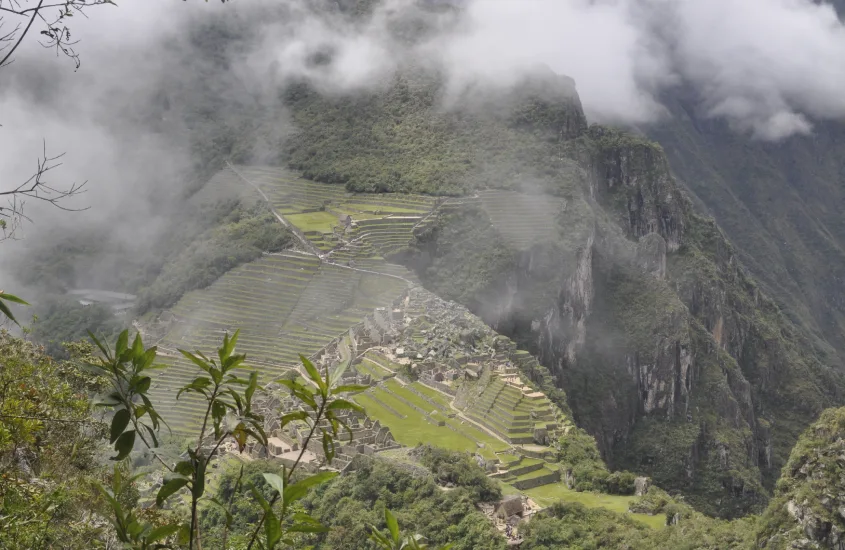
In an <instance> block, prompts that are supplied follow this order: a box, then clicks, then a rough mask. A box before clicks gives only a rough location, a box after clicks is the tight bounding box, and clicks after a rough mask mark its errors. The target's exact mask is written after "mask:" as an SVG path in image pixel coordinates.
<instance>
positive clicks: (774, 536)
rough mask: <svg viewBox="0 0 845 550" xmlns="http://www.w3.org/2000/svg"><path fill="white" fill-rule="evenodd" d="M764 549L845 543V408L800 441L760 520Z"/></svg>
mask: <svg viewBox="0 0 845 550" xmlns="http://www.w3.org/2000/svg"><path fill="white" fill-rule="evenodd" d="M757 541H758V547H759V548H772V549H781V548H784V549H785V548H804V549H811V548H813V549H815V548H818V549H821V548H835V549H837V550H841V549H843V548H845V409H830V410H827V411H825V412H824V413H823V414H822V415H821V417H820V418H819V420H818V421H817V422H815V423H814V424H813V425H812V426H811V427H810V428H809V429H808V430H807V431H806V432H805V433H804V434H803V435H802V436H801V438H800V439H799V440H798V443H797V444H796V445H795V448H794V449H793V451H792V453H791V454H790V457H789V462H787V464H786V466H785V467H784V470H783V474H782V476H781V478H780V480H779V481H778V484H777V494H776V497H775V498H774V499H773V500H772V502H771V503H770V504H769V507H768V509H767V510H766V513H765V514H764V515H763V517H762V518H761V521H760V529H759V533H758V535H757Z"/></svg>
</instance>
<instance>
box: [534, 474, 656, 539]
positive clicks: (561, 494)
mask: <svg viewBox="0 0 845 550" xmlns="http://www.w3.org/2000/svg"><path fill="white" fill-rule="evenodd" d="M524 493H525V494H526V495H528V496H529V497H531V498H532V499H533V500H534V502H536V503H537V504H539V505H541V506H549V505H551V504H553V503H555V502H557V501H559V500H562V501H564V502H580V503H581V504H583V505H584V506H587V507H588V508H605V509H607V510H610V511H612V512H618V513H620V514H627V515H628V516H630V517H631V518H633V519H636V520H637V521H640V522H642V523H645V524H646V525H648V526H649V527H652V528H655V529H659V528H661V527H664V526H665V525H666V517H665V516H664V515H663V514H659V515H656V516H649V515H648V514H631V513H629V512H628V507H629V506H630V505H631V503H632V502H634V501H635V500H637V497H634V496H621V495H606V494H603V493H591V492H581V493H579V492H578V491H573V490H572V489H569V488H568V487H567V486H566V485H564V484H563V483H551V484H549V485H541V486H540V487H535V488H533V489H528V490H526V491H524Z"/></svg>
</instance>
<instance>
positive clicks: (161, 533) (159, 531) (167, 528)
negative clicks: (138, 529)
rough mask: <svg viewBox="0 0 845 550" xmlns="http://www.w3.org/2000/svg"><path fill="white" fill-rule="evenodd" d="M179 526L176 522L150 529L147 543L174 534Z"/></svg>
mask: <svg viewBox="0 0 845 550" xmlns="http://www.w3.org/2000/svg"><path fill="white" fill-rule="evenodd" d="M179 528H180V526H179V525H178V524H171V525H163V526H161V527H158V528H156V529H153V530H152V531H150V534H149V535H147V537H146V539H147V544H149V543H151V542H155V541H157V540H161V539H166V538H167V537H169V536H170V535H172V534H174V533H175V532H176V531H178V530H179Z"/></svg>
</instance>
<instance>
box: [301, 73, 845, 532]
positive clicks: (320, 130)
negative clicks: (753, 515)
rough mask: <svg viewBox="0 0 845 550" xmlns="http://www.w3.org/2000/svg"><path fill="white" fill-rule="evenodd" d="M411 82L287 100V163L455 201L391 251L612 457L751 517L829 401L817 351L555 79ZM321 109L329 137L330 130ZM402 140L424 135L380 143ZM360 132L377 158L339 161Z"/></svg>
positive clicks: (703, 502) (662, 171) (708, 503)
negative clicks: (466, 100)
mask: <svg viewBox="0 0 845 550" xmlns="http://www.w3.org/2000/svg"><path fill="white" fill-rule="evenodd" d="M424 76H426V78H424ZM424 76H421V75H420V72H415V73H414V75H413V76H410V75H407V74H402V73H400V74H398V75H397V76H396V77H395V80H394V82H393V83H392V85H391V86H390V88H389V89H388V90H387V91H385V92H382V93H379V94H375V95H373V96H372V97H371V98H370V99H361V98H358V99H356V100H355V101H354V102H353V101H352V100H350V99H344V98H333V99H326V98H323V97H321V96H319V95H317V94H316V93H314V92H310V91H308V90H307V89H304V88H303V87H302V86H299V87H297V89H296V93H293V92H289V93H288V94H287V96H286V97H287V99H288V103H287V104H288V105H289V107H290V108H291V110H292V113H293V116H294V117H295V118H297V119H298V120H299V121H301V124H300V127H299V128H300V129H299V132H298V134H297V135H296V138H295V139H293V140H290V141H288V142H287V143H288V149H287V150H288V155H289V159H290V162H291V164H292V165H294V166H295V167H297V168H299V169H301V170H303V172H304V173H306V174H309V175H311V177H315V178H318V179H321V180H324V181H327V182H332V183H334V182H337V183H345V184H346V186H347V188H348V189H350V190H378V189H388V190H401V191H425V192H436V193H446V194H452V195H454V194H457V195H459V196H461V198H453V199H449V200H447V202H446V203H445V205H444V207H443V208H442V209H441V210H440V215H439V216H438V217H437V221H436V223H432V224H430V225H426V226H424V227H420V228H418V229H417V230H416V231H415V238H416V242H415V244H414V247H413V251H411V252H408V253H405V254H404V255H400V256H397V257H396V259H397V260H398V261H402V262H404V263H406V265H408V266H409V267H411V268H412V269H413V270H415V271H416V272H417V273H418V275H419V277H420V280H421V281H422V282H423V283H424V284H425V286H426V287H427V288H429V289H430V290H432V291H433V292H435V293H437V294H438V295H440V296H442V297H444V298H448V299H453V300H457V301H458V302H460V303H463V304H465V305H467V306H468V307H469V308H470V309H471V310H473V311H474V312H475V313H477V314H478V315H480V316H481V317H482V318H483V319H484V320H485V321H487V322H488V324H489V325H490V326H492V327H493V328H495V329H496V330H498V331H500V332H502V333H504V334H507V335H509V336H511V337H513V338H514V339H515V340H516V341H517V342H519V343H520V345H522V346H525V347H526V348H527V349H528V350H530V351H532V352H535V353H536V354H537V355H538V357H539V358H540V360H541V362H542V363H543V364H544V365H545V366H546V367H547V368H549V370H550V371H551V372H552V373H553V375H554V376H555V377H556V380H557V384H558V385H559V387H561V388H562V389H564V390H566V392H567V394H568V395H569V396H570V397H569V399H570V405H571V407H572V411H573V414H574V418H575V420H576V422H577V423H579V425H581V426H583V427H584V428H586V429H587V430H588V431H589V432H590V433H591V434H593V435H594V436H596V438H597V440H598V441H599V446H600V448H601V450H602V452H603V455H604V457H605V458H606V459H607V460H608V461H609V462H610V463H611V464H612V465H614V467H625V468H630V469H632V470H635V471H643V472H645V473H648V474H649V475H652V476H653V477H654V478H655V479H656V480H657V482H658V483H660V484H661V485H662V486H664V487H667V488H673V489H678V490H683V491H684V492H685V493H686V494H688V495H689V496H690V498H691V499H692V500H693V502H695V503H696V504H697V505H699V506H701V507H702V509H705V510H708V511H710V512H713V513H715V512H717V511H718V512H719V513H722V514H729V515H733V514H738V513H743V512H744V511H747V510H749V509H755V508H758V509H759V507H761V506H762V505H763V504H764V503H765V501H766V498H767V494H768V493H769V491H770V490H771V488H772V487H773V483H774V480H775V479H776V477H777V475H778V472H779V470H780V468H781V466H782V465H783V464H784V462H785V460H786V457H787V456H788V452H789V449H790V448H791V446H792V444H793V443H794V442H795V440H796V438H797V437H798V434H799V433H800V431H801V430H802V429H803V428H804V427H805V426H806V425H808V423H809V422H810V421H811V420H812V419H813V418H815V416H816V415H818V414H819V412H820V411H821V410H822V409H823V408H825V407H827V406H830V405H833V404H836V403H838V402H840V401H839V400H840V399H841V397H840V395H841V393H840V392H841V388H842V387H843V386H842V377H841V374H839V373H838V371H837V370H835V369H833V368H831V361H830V357H829V356H828V354H827V353H826V352H825V350H824V349H823V348H820V347H819V344H818V343H817V341H816V340H815V339H814V338H813V337H812V336H811V334H810V333H809V332H808V331H807V330H805V329H804V328H803V325H800V324H799V325H796V324H794V323H793V322H792V321H790V320H789V318H788V317H787V316H786V315H784V314H783V313H782V310H781V309H780V308H779V307H778V306H777V305H776V304H775V303H774V302H773V301H772V300H771V299H769V298H768V297H767V295H766V293H765V292H764V291H762V290H761V289H759V288H758V287H757V286H756V284H755V283H754V281H753V279H752V278H751V277H749V276H748V275H747V274H746V273H745V271H744V270H743V268H742V267H741V266H740V264H739V259H740V258H739V257H738V256H737V255H736V254H735V253H734V251H733V247H732V245H731V244H729V242H728V240H727V239H726V238H725V237H724V236H723V234H722V233H721V231H720V230H719V228H718V227H717V226H716V225H715V224H714V223H713V222H712V221H710V220H708V219H706V218H703V217H701V216H700V215H699V214H697V213H696V212H695V209H694V207H693V204H692V203H691V202H690V201H689V200H688V199H687V198H686V195H685V193H684V191H683V189H682V188H681V187H679V185H678V184H677V183H676V182H675V180H674V179H673V177H672V175H671V174H670V172H669V166H668V163H667V160H666V156H665V154H664V153H663V151H662V149H661V148H660V147H659V146H658V145H656V144H654V143H652V142H649V141H647V140H644V139H641V138H637V137H634V136H630V135H626V134H624V133H620V132H618V131H615V130H610V129H605V128H601V127H597V126H594V127H591V128H587V125H586V122H585V119H584V115H583V113H582V111H581V109H580V102H579V101H578V98H577V96H576V95H575V92H574V88H573V86H572V83H571V81H568V80H567V79H565V78H561V77H555V76H553V75H550V74H539V75H537V76H535V77H533V78H531V79H530V80H529V81H527V82H525V83H524V85H523V86H520V87H519V88H518V89H517V90H516V91H510V92H507V93H503V94H499V95H498V96H491V95H489V94H488V95H485V96H484V98H483V101H482V103H481V106H479V104H476V105H474V106H473V107H472V108H470V107H469V106H468V105H466V106H462V107H457V108H456V109H458V111H457V113H459V116H455V114H447V113H444V112H443V111H442V110H440V109H439V108H437V106H436V98H437V97H438V87H437V82H438V81H437V76H436V75H424ZM339 113H343V117H344V118H343V119H344V120H345V124H347V125H348V126H347V127H348V131H344V132H332V131H331V128H333V125H334V124H336V122H335V120H336V119H337V118H338V116H340V115H339ZM388 113H389V115H388ZM387 116H389V117H390V121H391V122H390V124H391V128H392V130H391V132H384V131H381V130H379V124H382V123H383V122H385V123H386V121H387V119H386V118H385V117H387ZM382 121H383V122H382ZM413 132H424V133H425V134H426V135H428V136H429V137H427V138H426V139H418V140H404V139H400V138H399V137H398V136H400V135H401V134H403V133H407V134H409V135H410V134H412V133H413ZM493 136H495V139H494V138H493ZM363 143H367V144H368V145H367V150H368V151H379V150H382V149H383V150H384V151H385V153H384V154H380V155H379V156H378V158H376V159H374V160H373V162H367V163H360V164H356V163H354V162H351V159H353V158H358V157H357V153H356V151H358V150H359V149H358V147H360V145H359V144H363ZM442 143H451V145H450V146H449V148H448V154H446V155H444V154H442V150H441V149H439V148H438V147H439V145H438V146H433V145H435V144H442ZM317 150H320V151H321V154H319V155H318V154H315V152H316V151H317ZM390 151H393V152H390ZM454 159H463V162H461V163H456V162H454ZM376 166H378V167H379V168H377V170H378V174H393V175H395V177H393V176H391V178H393V179H391V178H388V177H385V178H382V177H378V174H377V173H374V172H373V170H374V169H376V168H375V167H376ZM444 171H446V172H445V173H448V174H449V176H450V178H452V179H451V180H449V181H450V183H448V185H446V184H442V185H441V184H440V183H439V182H443V181H444V177H445V176H444ZM377 181H378V182H382V183H380V184H379V185H378V186H377V187H375V188H373V187H372V182H377ZM365 182H371V183H370V184H367V183H365ZM368 185H369V187H368ZM432 186H434V187H432ZM508 193H511V194H508ZM541 204H542V206H540V205H541ZM725 499H727V500H725ZM717 501H721V502H722V504H721V505H720V506H718V507H716V506H715V503H716V502H717ZM726 502H730V503H731V504H729V505H726V504H725V503H726Z"/></svg>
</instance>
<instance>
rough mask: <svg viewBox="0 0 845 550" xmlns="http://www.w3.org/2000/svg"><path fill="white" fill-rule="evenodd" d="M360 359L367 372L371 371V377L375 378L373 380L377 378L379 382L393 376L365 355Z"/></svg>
mask: <svg viewBox="0 0 845 550" xmlns="http://www.w3.org/2000/svg"><path fill="white" fill-rule="evenodd" d="M362 359H363V360H362V361H361V364H362V365H365V366H366V368H367V370H369V371H372V373H373V376H375V378H378V379H379V380H381V379H382V378H387V377H388V376H390V375H391V374H393V371H391V370H388V369H386V368H384V367H383V366H381V365H380V364H378V363H376V362H375V361H373V360H372V359H370V358H369V357H367V356H366V355H365V356H364V357H362Z"/></svg>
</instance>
